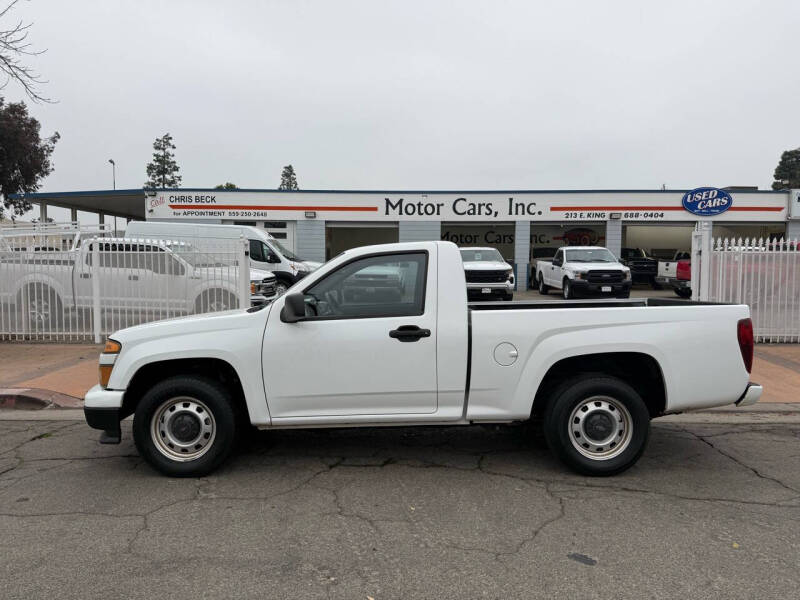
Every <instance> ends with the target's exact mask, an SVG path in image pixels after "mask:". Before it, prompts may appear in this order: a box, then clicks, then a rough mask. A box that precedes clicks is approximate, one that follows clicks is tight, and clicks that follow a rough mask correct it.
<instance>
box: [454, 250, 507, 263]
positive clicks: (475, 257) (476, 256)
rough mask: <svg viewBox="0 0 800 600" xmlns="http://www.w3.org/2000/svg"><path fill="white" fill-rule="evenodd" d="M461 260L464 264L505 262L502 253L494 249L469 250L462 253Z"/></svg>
mask: <svg viewBox="0 0 800 600" xmlns="http://www.w3.org/2000/svg"><path fill="white" fill-rule="evenodd" d="M461 260H462V261H464V262H481V261H499V262H505V260H504V259H503V257H502V256H501V255H500V252H498V251H497V250H495V249H494V248H484V249H477V250H473V249H467V250H462V251H461Z"/></svg>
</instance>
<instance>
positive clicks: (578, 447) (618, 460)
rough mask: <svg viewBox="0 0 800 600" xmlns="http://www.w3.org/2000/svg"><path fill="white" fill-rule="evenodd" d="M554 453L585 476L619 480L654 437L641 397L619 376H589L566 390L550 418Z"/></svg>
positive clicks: (549, 411) (547, 422) (559, 395)
mask: <svg viewBox="0 0 800 600" xmlns="http://www.w3.org/2000/svg"><path fill="white" fill-rule="evenodd" d="M544 432H545V437H546V438H547V444H548V446H549V447H550V449H551V450H552V451H553V453H554V454H555V455H556V456H557V457H558V458H559V459H560V460H561V461H562V462H563V463H565V464H566V465H567V466H568V467H570V468H571V469H573V470H575V471H577V472H578V473H582V474H584V475H593V476H604V475H615V474H617V473H621V472H622V471H624V470H626V469H628V468H630V467H631V466H633V465H634V464H635V463H636V461H637V460H639V457H640V456H641V455H642V452H644V449H645V446H646V445H647V439H648V437H649V434H650V413H649V411H648V410H647V406H645V403H644V401H643V400H642V398H641V396H639V394H638V393H637V392H636V390H634V389H633V388H632V387H631V386H630V385H628V384H627V383H625V382H624V381H622V380H621V379H617V378H616V377H604V376H602V375H584V376H583V377H579V378H578V379H577V381H570V382H567V383H565V384H564V385H562V386H561V387H560V388H558V389H557V390H556V392H555V395H554V397H553V398H552V399H551V400H550V402H549V404H548V405H547V409H546V410H545V415H544Z"/></svg>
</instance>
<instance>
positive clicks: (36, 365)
mask: <svg viewBox="0 0 800 600" xmlns="http://www.w3.org/2000/svg"><path fill="white" fill-rule="evenodd" d="M101 348H102V347H101V346H95V345H94V344H18V343H0V407H5V408H11V407H12V406H13V403H10V404H9V400H8V399H9V398H11V397H12V396H15V395H16V396H17V397H30V398H43V399H49V400H50V401H52V402H54V403H55V404H56V405H58V406H63V407H79V406H81V398H82V397H83V395H84V393H86V391H87V390H88V389H89V388H90V387H92V386H93V385H94V384H95V383H97V355H98V354H99V353H100V350H101ZM751 379H752V381H755V382H757V383H760V384H762V385H763V386H764V395H763V396H762V397H761V401H760V402H762V403H763V402H769V403H792V402H794V403H800V393H799V392H798V390H800V344H757V345H756V355H755V360H754V361H753V374H752V377H751ZM4 399H5V400H4ZM4 401H5V406H4Z"/></svg>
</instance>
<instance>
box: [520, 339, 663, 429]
mask: <svg viewBox="0 0 800 600" xmlns="http://www.w3.org/2000/svg"><path fill="white" fill-rule="evenodd" d="M585 374H597V375H598V376H611V377H616V378H618V379H621V380H622V381H624V382H626V383H627V384H628V385H630V386H631V387H632V388H633V389H635V390H636V392H637V393H638V394H639V395H640V396H641V397H642V399H643V400H644V402H645V404H646V405H647V410H648V411H649V412H650V417H651V418H653V417H657V416H659V415H661V414H663V413H664V411H665V409H666V402H667V390H666V385H665V379H664V373H663V371H662V368H661V365H660V364H659V362H658V361H657V360H656V359H655V358H654V357H653V356H651V355H650V354H647V353H644V352H600V353H593V354H580V355H576V356H569V357H567V358H562V359H561V360H559V361H557V362H555V363H554V364H553V365H551V366H550V368H549V369H548V370H547V372H546V373H545V376H544V378H543V379H542V381H541V384H540V385H539V387H538V388H537V390H536V394H535V396H534V399H533V406H532V408H531V416H532V417H534V416H536V417H538V416H541V415H542V414H544V411H545V409H546V408H547V404H548V402H549V401H550V400H551V399H552V395H553V393H554V392H555V391H556V389H557V388H558V387H559V386H560V385H561V384H563V383H564V382H565V381H569V380H571V379H575V378H576V377H578V376H580V375H585Z"/></svg>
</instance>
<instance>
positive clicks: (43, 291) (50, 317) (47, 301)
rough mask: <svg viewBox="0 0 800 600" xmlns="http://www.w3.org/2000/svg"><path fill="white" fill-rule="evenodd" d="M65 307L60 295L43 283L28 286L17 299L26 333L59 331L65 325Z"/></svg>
mask: <svg viewBox="0 0 800 600" xmlns="http://www.w3.org/2000/svg"><path fill="white" fill-rule="evenodd" d="M63 306H64V305H63V304H62V302H61V298H60V297H59V295H58V293H57V292H56V291H55V290H54V289H53V288H51V287H49V286H48V285H45V284H43V283H33V284H30V285H28V286H27V287H26V288H25V289H23V290H22V291H20V292H19V295H18V298H17V309H18V310H19V311H21V313H22V323H23V327H25V331H26V332H39V333H42V332H50V331H58V330H59V328H60V327H61V326H62V325H63V323H64V310H63Z"/></svg>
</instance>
